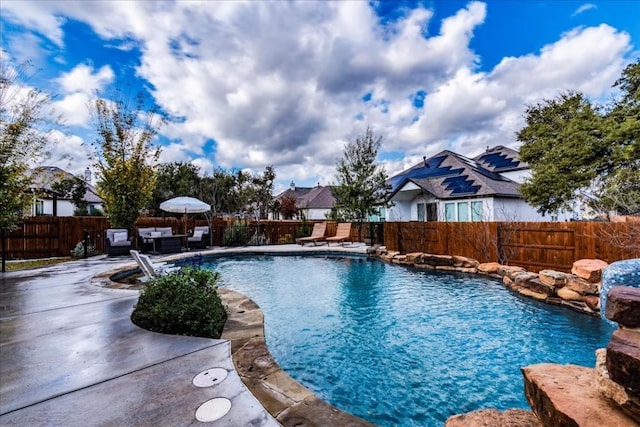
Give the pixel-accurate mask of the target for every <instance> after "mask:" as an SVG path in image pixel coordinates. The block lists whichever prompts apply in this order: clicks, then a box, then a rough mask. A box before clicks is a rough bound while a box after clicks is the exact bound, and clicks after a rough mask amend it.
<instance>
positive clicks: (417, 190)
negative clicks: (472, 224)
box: [386, 145, 571, 221]
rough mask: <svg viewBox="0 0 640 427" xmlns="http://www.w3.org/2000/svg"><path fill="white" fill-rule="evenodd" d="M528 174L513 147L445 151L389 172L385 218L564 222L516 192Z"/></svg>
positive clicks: (567, 216) (563, 214)
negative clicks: (469, 153) (469, 154)
mask: <svg viewBox="0 0 640 427" xmlns="http://www.w3.org/2000/svg"><path fill="white" fill-rule="evenodd" d="M530 176H531V170H530V168H529V165H528V164H527V163H525V162H523V161H521V160H520V158H519V154H518V152H517V151H516V150H513V149H510V148H507V147H503V146H500V145H499V146H496V147H493V148H491V149H489V148H487V150H486V151H485V152H484V153H482V154H480V155H478V156H476V157H474V158H472V159H471V158H468V157H465V156H462V155H460V154H457V153H454V152H452V151H448V150H444V151H442V152H440V153H438V154H436V155H435V156H433V157H430V158H426V157H425V158H424V160H423V161H422V162H420V163H418V164H417V165H414V166H412V167H411V168H409V169H407V170H405V171H403V172H401V173H399V174H397V175H395V176H393V177H391V178H390V179H389V184H390V185H391V187H392V193H391V196H390V199H389V200H390V201H392V202H393V203H394V206H393V207H391V208H389V209H387V214H386V218H387V220H388V221H552V220H559V221H564V220H568V219H570V218H571V215H570V214H569V213H568V212H561V213H558V214H557V215H552V216H547V217H543V216H542V215H541V214H539V213H538V212H537V211H536V209H535V208H534V207H532V206H530V205H529V204H527V203H526V202H525V201H524V200H523V199H522V198H521V196H520V193H519V191H518V189H519V187H520V185H521V184H522V183H523V182H524V180H525V179H526V178H528V177H530Z"/></svg>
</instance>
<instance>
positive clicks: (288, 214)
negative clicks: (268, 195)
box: [279, 194, 298, 219]
mask: <svg viewBox="0 0 640 427" xmlns="http://www.w3.org/2000/svg"><path fill="white" fill-rule="evenodd" d="M279 212H280V213H281V214H282V216H283V217H284V219H292V218H293V217H294V215H296V214H297V213H298V207H297V206H296V196H295V195H294V194H286V195H284V196H283V197H282V199H281V200H280V208H279Z"/></svg>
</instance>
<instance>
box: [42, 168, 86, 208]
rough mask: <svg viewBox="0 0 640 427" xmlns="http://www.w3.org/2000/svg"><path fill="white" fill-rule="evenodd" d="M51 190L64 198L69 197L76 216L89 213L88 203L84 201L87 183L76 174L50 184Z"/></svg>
mask: <svg viewBox="0 0 640 427" xmlns="http://www.w3.org/2000/svg"><path fill="white" fill-rule="evenodd" d="M51 188H52V190H53V191H55V192H57V193H59V194H60V195H61V196H62V197H63V198H64V199H70V200H71V202H72V203H73V206H75V210H74V212H73V214H74V215H76V216H85V215H88V214H89V211H88V209H87V208H88V206H89V203H88V202H87V201H85V199H84V196H85V194H86V192H87V183H86V182H85V181H84V179H82V178H79V177H77V176H74V177H71V178H64V179H61V180H60V181H58V182H54V183H52V184H51Z"/></svg>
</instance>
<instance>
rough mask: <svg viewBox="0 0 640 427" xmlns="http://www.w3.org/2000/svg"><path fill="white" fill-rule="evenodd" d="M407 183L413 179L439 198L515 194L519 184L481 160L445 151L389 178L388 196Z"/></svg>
mask: <svg viewBox="0 0 640 427" xmlns="http://www.w3.org/2000/svg"><path fill="white" fill-rule="evenodd" d="M502 148H504V147H502ZM494 169H497V167H494ZM509 170H514V169H509ZM407 182H413V183H414V184H415V185H417V186H418V187H420V188H422V189H423V190H424V191H426V192H428V193H431V194H433V195H434V196H435V197H437V198H439V199H455V198H461V197H469V196H503V197H519V193H518V187H519V184H517V183H516V182H514V181H512V180H510V179H508V178H505V177H503V176H502V175H500V174H499V173H496V172H495V171H494V170H491V169H489V168H487V167H485V163H480V162H478V161H476V160H474V159H469V158H468V157H465V156H462V155H460V154H457V153H454V152H451V151H448V150H445V151H442V152H440V153H438V154H436V155H435V156H433V157H431V158H428V159H425V160H424V161H423V162H421V163H418V164H417V165H414V166H412V167H411V168H409V169H407V170H405V171H403V172H401V173H399V174H398V175H395V176H393V177H392V178H390V179H389V183H390V184H391V187H392V195H391V197H393V196H394V195H395V193H397V192H398V191H399V190H400V189H401V188H402V187H403V186H404V185H405V184H406V183H407Z"/></svg>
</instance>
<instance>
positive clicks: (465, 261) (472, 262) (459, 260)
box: [453, 255, 480, 268]
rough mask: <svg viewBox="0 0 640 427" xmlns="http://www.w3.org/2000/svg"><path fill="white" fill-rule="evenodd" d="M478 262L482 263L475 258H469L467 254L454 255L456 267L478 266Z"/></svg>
mask: <svg viewBox="0 0 640 427" xmlns="http://www.w3.org/2000/svg"><path fill="white" fill-rule="evenodd" d="M478 264H480V263H479V262H478V260H476V259H473V258H467V257H465V256H460V255H454V256H453V265H454V266H455V267H463V268H476V267H477V266H478Z"/></svg>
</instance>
